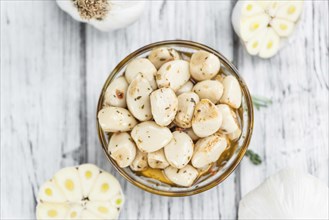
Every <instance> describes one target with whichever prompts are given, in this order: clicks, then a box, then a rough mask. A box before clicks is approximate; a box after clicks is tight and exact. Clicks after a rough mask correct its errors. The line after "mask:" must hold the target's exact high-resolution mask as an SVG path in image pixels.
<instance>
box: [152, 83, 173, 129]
mask: <svg viewBox="0 0 329 220" xmlns="http://www.w3.org/2000/svg"><path fill="white" fill-rule="evenodd" d="M150 100H151V110H152V114H153V118H154V120H155V122H156V123H157V124H158V125H161V126H167V125H169V124H170V123H171V122H172V121H173V120H174V118H175V115H176V112H177V108H178V100H177V97H176V95H175V93H174V91H173V90H172V89H170V88H161V89H158V90H155V91H154V92H152V93H151V95H150Z"/></svg>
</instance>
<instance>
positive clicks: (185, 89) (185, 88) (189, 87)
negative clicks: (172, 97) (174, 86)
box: [176, 81, 193, 96]
mask: <svg viewBox="0 0 329 220" xmlns="http://www.w3.org/2000/svg"><path fill="white" fill-rule="evenodd" d="M192 88H193V83H192V82H191V81H188V82H187V83H185V84H184V85H183V86H182V87H180V88H179V89H178V90H177V91H176V95H177V96H179V95H180V94H183V93H186V92H191V91H192Z"/></svg>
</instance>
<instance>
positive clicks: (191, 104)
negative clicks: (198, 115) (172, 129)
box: [175, 92, 200, 128]
mask: <svg viewBox="0 0 329 220" xmlns="http://www.w3.org/2000/svg"><path fill="white" fill-rule="evenodd" d="M177 99H178V109H177V114H176V116H175V124H176V125H178V126H179V127H182V128H190V127H191V126H192V117H193V114H194V109H195V106H196V104H197V103H198V102H199V101H200V99H199V96H198V95H197V94H195V93H194V92H187V93H183V94H181V95H179V96H178V97H177Z"/></svg>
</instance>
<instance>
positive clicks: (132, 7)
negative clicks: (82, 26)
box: [56, 0, 145, 31]
mask: <svg viewBox="0 0 329 220" xmlns="http://www.w3.org/2000/svg"><path fill="white" fill-rule="evenodd" d="M56 2H57V4H58V6H59V7H60V8H61V9H62V10H63V11H65V12H66V13H68V14H69V15H71V16H72V18H74V19H75V20H77V21H80V22H85V23H88V24H91V25H92V26H94V27H95V28H97V29H99V30H101V31H112V30H116V29H120V28H124V27H126V26H128V25H130V24H132V23H133V22H134V21H136V20H137V19H138V17H139V16H140V15H141V14H142V12H143V9H144V6H145V1H118V0H116V1H113V0H56Z"/></svg>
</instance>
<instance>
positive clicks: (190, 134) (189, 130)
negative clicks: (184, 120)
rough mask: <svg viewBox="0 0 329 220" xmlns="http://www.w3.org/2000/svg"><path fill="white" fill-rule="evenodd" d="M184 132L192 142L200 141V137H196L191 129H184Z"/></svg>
mask: <svg viewBox="0 0 329 220" xmlns="http://www.w3.org/2000/svg"><path fill="white" fill-rule="evenodd" d="M184 132H185V133H186V134H187V135H188V136H190V138H191V139H192V141H197V140H199V139H200V137H199V136H197V135H196V134H195V133H194V131H193V129H192V128H188V129H185V130H184Z"/></svg>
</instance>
